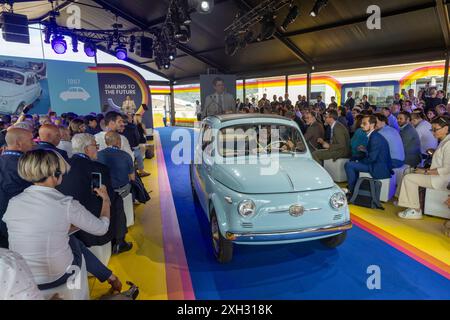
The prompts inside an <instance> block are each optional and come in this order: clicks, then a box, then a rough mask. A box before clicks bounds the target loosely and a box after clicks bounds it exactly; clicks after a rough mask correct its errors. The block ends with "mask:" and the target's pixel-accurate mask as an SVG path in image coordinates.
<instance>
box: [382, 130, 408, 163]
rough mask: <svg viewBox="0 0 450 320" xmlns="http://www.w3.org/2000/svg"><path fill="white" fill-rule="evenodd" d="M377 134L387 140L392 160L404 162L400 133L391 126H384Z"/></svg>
mask: <svg viewBox="0 0 450 320" xmlns="http://www.w3.org/2000/svg"><path fill="white" fill-rule="evenodd" d="M378 132H379V133H380V134H381V135H382V136H383V137H384V138H385V139H386V140H387V142H388V144H389V152H390V154H391V159H392V160H399V161H405V149H404V147H403V141H402V137H401V136H400V133H399V132H398V131H397V130H395V129H394V128H392V127H391V126H384V127H383V128H381V129H380V130H378Z"/></svg>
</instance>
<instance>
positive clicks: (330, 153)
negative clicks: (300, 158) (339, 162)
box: [312, 110, 351, 164]
mask: <svg viewBox="0 0 450 320" xmlns="http://www.w3.org/2000/svg"><path fill="white" fill-rule="evenodd" d="M338 117H339V116H338V113H337V111H336V110H330V111H327V113H326V114H325V122H326V123H327V124H328V125H329V127H330V132H331V135H330V143H328V142H325V141H324V140H323V139H322V138H319V139H317V142H318V143H319V144H320V145H322V148H324V149H325V150H316V151H314V152H313V153H312V156H313V158H314V159H315V160H316V161H317V162H319V163H320V164H322V162H323V160H328V159H340V158H350V154H351V150H350V133H349V132H348V130H347V128H346V127H345V126H344V125H343V124H341V123H339V122H338V121H337V120H338Z"/></svg>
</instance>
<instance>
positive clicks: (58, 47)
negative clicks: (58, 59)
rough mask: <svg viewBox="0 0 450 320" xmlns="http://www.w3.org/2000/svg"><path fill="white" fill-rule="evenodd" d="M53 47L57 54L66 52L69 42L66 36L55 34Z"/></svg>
mask: <svg viewBox="0 0 450 320" xmlns="http://www.w3.org/2000/svg"><path fill="white" fill-rule="evenodd" d="M52 48H53V51H55V53H56V54H64V53H66V51H67V42H66V40H65V39H64V36H61V35H57V36H53V39H52Z"/></svg>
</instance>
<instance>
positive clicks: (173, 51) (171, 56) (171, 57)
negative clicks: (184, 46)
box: [169, 48, 177, 61]
mask: <svg viewBox="0 0 450 320" xmlns="http://www.w3.org/2000/svg"><path fill="white" fill-rule="evenodd" d="M176 57H177V49H176V48H173V49H171V50H170V51H169V60H170V61H173V60H175V58H176Z"/></svg>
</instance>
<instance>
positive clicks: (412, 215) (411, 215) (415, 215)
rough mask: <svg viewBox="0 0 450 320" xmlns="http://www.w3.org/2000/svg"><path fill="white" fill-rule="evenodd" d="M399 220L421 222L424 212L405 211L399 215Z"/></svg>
mask: <svg viewBox="0 0 450 320" xmlns="http://www.w3.org/2000/svg"><path fill="white" fill-rule="evenodd" d="M398 216H399V218H402V219H408V220H420V219H422V210H416V209H411V208H410V209H406V210H405V211H402V212H399V213H398Z"/></svg>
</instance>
